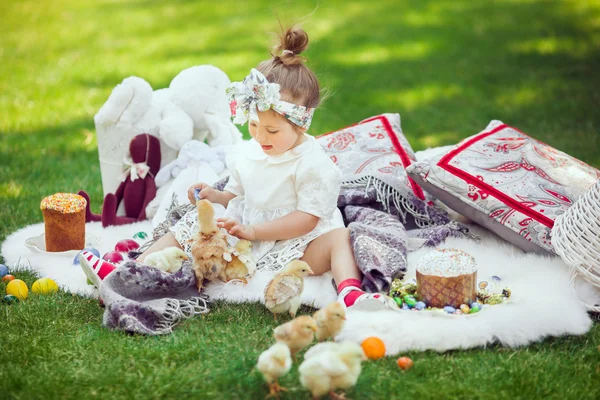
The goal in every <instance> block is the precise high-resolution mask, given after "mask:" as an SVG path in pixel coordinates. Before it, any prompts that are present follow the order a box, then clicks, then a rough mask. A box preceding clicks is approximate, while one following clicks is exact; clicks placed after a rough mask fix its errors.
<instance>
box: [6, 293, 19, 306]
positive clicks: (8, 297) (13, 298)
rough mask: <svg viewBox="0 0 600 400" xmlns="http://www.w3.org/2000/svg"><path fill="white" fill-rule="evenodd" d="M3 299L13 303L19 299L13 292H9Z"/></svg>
mask: <svg viewBox="0 0 600 400" xmlns="http://www.w3.org/2000/svg"><path fill="white" fill-rule="evenodd" d="M2 301H4V302H5V303H7V304H13V303H18V302H19V299H18V298H17V297H16V296H13V295H12V294H7V295H6V296H4V298H3V299H2Z"/></svg>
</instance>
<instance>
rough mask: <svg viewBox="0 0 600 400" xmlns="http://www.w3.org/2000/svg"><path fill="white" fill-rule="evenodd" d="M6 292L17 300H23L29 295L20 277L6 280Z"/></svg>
mask: <svg viewBox="0 0 600 400" xmlns="http://www.w3.org/2000/svg"><path fill="white" fill-rule="evenodd" d="M6 294H12V295H13V296H15V297H16V298H18V299H19V300H25V299H26V298H27V296H29V289H28V288H27V285H26V284H25V282H23V281H22V280H20V279H15V280H12V281H10V282H8V285H6Z"/></svg>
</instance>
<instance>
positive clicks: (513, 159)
mask: <svg viewBox="0 0 600 400" xmlns="http://www.w3.org/2000/svg"><path fill="white" fill-rule="evenodd" d="M407 172H408V174H409V176H411V177H412V178H413V179H414V180H415V181H416V182H417V183H418V184H419V185H420V186H421V187H423V189H425V190H426V191H427V192H429V193H430V194H431V195H433V196H435V197H437V198H438V199H440V200H441V201H442V202H444V203H446V204H447V205H448V206H449V207H450V208H452V209H454V210H455V211H457V212H459V213H461V214H463V215H465V216H467V217H468V218H470V219H472V220H473V221H475V222H477V223H478V224H480V225H482V226H484V227H486V228H488V229H489V230H491V231H493V232H495V233H496V234H497V235H499V236H500V237H502V238H504V239H505V240H507V241H508V242H511V243H513V244H514V245H516V246H518V247H520V248H521V249H523V250H525V251H528V252H536V253H547V252H550V253H554V250H553V248H552V243H551V237H550V231H551V229H552V226H553V225H554V221H555V219H556V217H557V216H559V215H561V214H563V213H564V212H565V211H566V210H567V209H568V208H569V207H571V205H573V203H574V202H575V201H576V200H577V199H578V198H579V196H581V195H582V194H583V193H585V192H586V191H587V190H588V189H589V188H590V187H591V186H592V185H593V184H594V183H595V182H596V181H597V180H598V179H600V171H598V170H597V169H596V168H593V167H591V166H589V165H587V164H585V163H583V162H581V161H579V160H577V159H575V158H573V157H571V156H569V155H568V154H565V153H563V152H561V151H558V150H556V149H554V148H552V147H550V146H548V145H547V144H544V143H542V142H540V141H537V140H535V139H533V138H531V137H529V136H527V135H526V134H524V133H523V132H521V131H519V130H518V129H516V128H513V127H510V126H508V125H505V124H504V123H502V122H501V121H492V122H490V124H489V125H488V127H487V128H486V129H485V130H484V131H482V132H480V133H478V134H476V135H474V136H471V137H469V138H467V139H465V140H463V141H462V142H460V143H459V144H458V145H456V146H455V147H454V148H453V149H452V150H450V151H448V152H444V153H442V154H440V155H437V156H435V157H433V158H430V159H428V160H424V161H420V162H417V163H413V164H412V165H411V166H410V167H408V169H407Z"/></svg>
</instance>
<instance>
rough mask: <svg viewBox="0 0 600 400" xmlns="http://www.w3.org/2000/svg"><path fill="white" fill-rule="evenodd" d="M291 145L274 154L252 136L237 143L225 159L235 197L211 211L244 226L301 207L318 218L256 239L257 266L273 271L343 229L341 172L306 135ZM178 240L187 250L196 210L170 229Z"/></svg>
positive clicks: (271, 219) (285, 213)
mask: <svg viewBox="0 0 600 400" xmlns="http://www.w3.org/2000/svg"><path fill="white" fill-rule="evenodd" d="M305 136H306V141H304V142H303V143H301V144H300V145H298V146H296V147H295V148H293V149H291V150H289V151H287V152H285V153H283V154H280V155H277V156H268V155H266V154H265V153H264V152H263V151H262V149H261V147H260V145H259V144H258V143H257V142H256V141H255V140H253V139H252V140H249V141H246V142H244V143H242V144H240V145H238V146H237V147H236V149H235V150H234V151H233V152H232V153H231V155H230V156H229V157H228V160H227V165H228V168H229V170H230V172H231V176H230V178H229V182H228V183H227V186H225V189H224V190H226V191H229V192H231V193H233V194H235V195H236V197H235V198H233V199H232V200H231V201H230V202H229V205H228V206H227V210H226V211H225V210H222V208H221V210H219V208H215V211H216V212H215V214H216V215H217V216H220V214H221V215H222V214H223V213H224V215H225V216H227V217H230V218H235V219H237V220H238V221H240V222H241V223H242V224H244V225H252V224H257V223H261V222H265V221H273V220H275V219H277V218H281V217H283V216H285V215H287V214H289V213H291V212H292V211H296V210H300V211H303V212H306V213H309V214H312V215H315V216H317V217H319V222H318V223H317V226H316V227H315V228H314V229H313V230H312V231H311V232H309V233H307V234H306V235H304V236H301V237H297V238H294V239H289V240H280V241H255V242H254V243H253V245H254V246H253V253H254V255H255V257H256V259H257V260H258V262H257V268H258V269H259V270H268V271H277V270H280V269H281V268H283V267H284V266H285V265H286V264H287V263H289V262H290V261H292V260H294V259H298V258H300V257H302V255H303V254H304V251H305V250H306V246H307V245H308V244H309V243H310V242H311V241H312V240H314V239H315V238H317V237H319V236H320V235H322V234H324V233H326V232H329V231H331V230H333V229H336V228H343V227H344V221H343V219H342V214H341V212H340V210H339V209H338V208H337V198H338V195H339V192H340V187H341V182H342V173H341V171H340V170H339V169H338V167H337V166H336V165H335V164H334V163H333V161H332V160H331V159H330V158H329V157H328V156H327V154H326V153H325V151H324V150H323V148H322V147H321V145H320V144H319V143H318V142H317V141H316V139H315V138H313V137H312V136H310V135H305ZM171 231H172V232H173V234H174V235H175V238H176V239H177V241H178V242H179V243H180V244H181V245H182V247H183V248H184V250H185V251H187V252H188V253H189V250H190V244H189V240H190V239H191V238H192V237H193V235H194V233H195V232H197V231H198V228H197V214H196V210H195V209H194V210H192V211H190V212H189V213H187V214H186V215H185V216H184V217H183V218H182V219H181V220H180V221H179V222H178V223H177V224H176V225H175V226H173V227H172V228H171Z"/></svg>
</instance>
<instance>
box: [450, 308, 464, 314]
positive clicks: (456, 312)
mask: <svg viewBox="0 0 600 400" xmlns="http://www.w3.org/2000/svg"><path fill="white" fill-rule="evenodd" d="M452 315H463V312H462V311H461V310H459V309H457V310H456V311H454V312H453V313H452Z"/></svg>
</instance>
